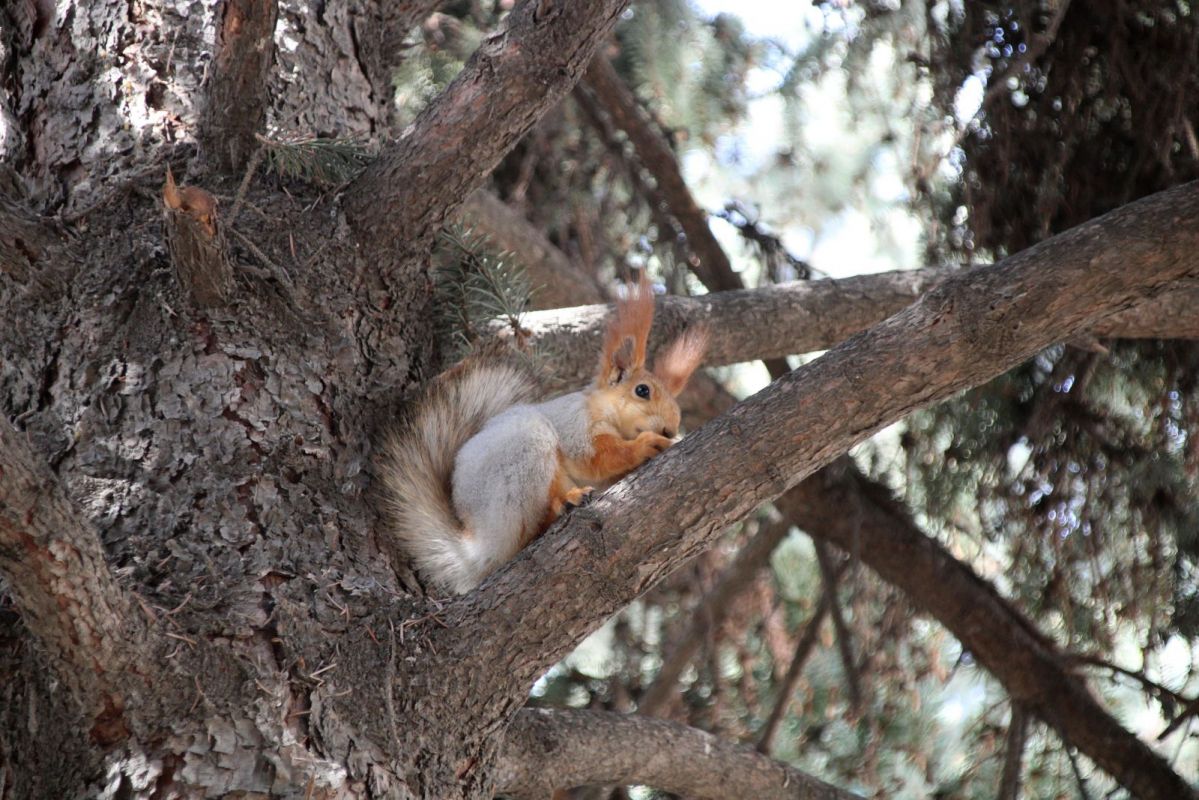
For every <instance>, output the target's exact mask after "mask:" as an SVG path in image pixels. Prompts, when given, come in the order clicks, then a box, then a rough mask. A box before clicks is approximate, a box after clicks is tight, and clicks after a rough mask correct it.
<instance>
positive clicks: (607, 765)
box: [497, 709, 856, 800]
mask: <svg viewBox="0 0 1199 800" xmlns="http://www.w3.org/2000/svg"><path fill="white" fill-rule="evenodd" d="M497 774H498V776H499V779H498V781H497V788H498V789H499V791H501V792H503V793H505V794H511V795H515V796H517V797H522V798H523V797H529V798H534V797H537V798H542V797H548V796H549V794H550V792H551V791H553V789H554V788H555V787H558V786H581V785H585V784H618V785H622V786H627V785H634V784H639V785H645V786H652V787H654V788H656V789H663V790H665V791H668V792H672V793H675V794H680V795H683V796H686V797H696V798H713V799H714V800H715V798H728V797H742V798H754V800H774V798H779V799H780V800H781V799H782V798H789V799H790V800H799V798H803V799H804V800H825V799H827V800H849V798H852V797H856V795H852V794H850V793H848V792H845V791H843V790H841V789H838V788H836V787H834V786H830V785H829V784H827V783H824V782H823V781H820V780H817V779H816V778H813V777H812V776H810V775H807V774H806V773H803V772H800V771H799V770H797V769H793V768H792V767H788V766H786V765H784V764H780V763H779V762H777V761H774V760H772V759H770V758H767V757H766V756H763V755H762V754H760V753H757V752H755V751H753V750H751V749H749V748H747V747H742V746H740V745H735V744H732V743H730V742H727V741H724V740H722V739H720V738H718V737H716V736H713V735H712V734H710V733H705V732H704V731H701V730H698V729H696V728H690V727H687V726H686V725H680V724H678V723H674V722H665V721H663V720H653V719H647V718H645V717H630V716H625V715H622V714H615V713H611V712H604V711H551V710H548V709H526V710H524V711H521V712H520V713H519V714H517V715H516V720H515V721H514V722H513V723H512V726H511V727H510V728H509V729H508V734H507V737H506V739H505V742H504V750H503V753H502V755H501V757H500V764H499V767H498V768H497Z"/></svg>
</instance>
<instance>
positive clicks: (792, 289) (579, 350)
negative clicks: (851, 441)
mask: <svg viewBox="0 0 1199 800" xmlns="http://www.w3.org/2000/svg"><path fill="white" fill-rule="evenodd" d="M982 269H985V268H982ZM953 274H957V273H953V272H945V271H942V270H934V269H920V270H911V271H899V272H884V273H880V274H875V275H856V276H854V277H852V278H842V279H839V280H820V281H794V282H791V283H784V284H779V285H776V286H769V287H764V288H761V289H742V290H739V291H732V292H716V293H714V294H707V295H703V296H701V297H664V298H660V299H659V301H658V307H657V311H656V312H655V314H656V316H655V324H654V331H653V334H652V337H651V339H652V342H651V344H657V345H660V344H661V343H663V342H666V341H668V340H669V339H670V338H672V337H674V336H676V335H677V334H678V333H679V332H680V331H681V330H683V329H684V328H685V327H687V326H688V325H695V324H697V323H701V322H703V323H706V324H707V325H708V327H709V328H710V329H711V339H710V343H709V347H708V354H707V356H706V358H705V363H707V364H708V365H710V366H717V365H722V364H736V363H740V362H743V361H754V360H757V359H764V360H768V359H774V358H778V357H781V356H785V355H793V354H797V353H809V352H812V351H815V350H825V349H828V348H830V347H833V346H834V345H836V344H839V343H840V342H843V341H845V340H846V339H848V338H849V337H850V336H852V335H853V334H855V333H858V332H860V331H862V330H865V329H866V328H868V327H870V326H871V325H874V324H877V323H879V322H881V321H882V320H884V319H886V318H887V317H889V316H891V315H892V314H894V313H895V312H897V311H899V310H901V309H902V308H904V307H905V306H907V305H909V304H911V303H912V302H914V301H915V300H917V299H918V298H919V297H920V296H921V295H922V294H923V293H925V292H927V291H928V290H930V289H931V288H933V287H935V286H936V285H937V283H939V282H940V281H942V280H944V279H946V278H947V277H949V276H950V275H953ZM607 313H608V307H607V306H583V307H580V308H569V309H553V310H547V311H536V312H533V313H531V314H528V315H526V316H525V317H524V319H523V324H524V326H525V327H526V328H528V329H529V330H530V331H531V332H532V334H533V338H532V342H533V343H534V344H535V345H537V346H545V347H547V348H548V349H550V350H551V351H552V352H554V353H561V354H564V358H563V359H562V360H561V361H560V362H555V365H556V368H557V369H559V370H560V371H561V374H562V376H563V377H564V378H569V377H573V378H574V379H575V380H576V381H577V380H586V379H587V378H588V377H590V374H591V368H592V366H593V362H594V353H595V352H596V350H597V349H598V347H599V342H600V339H601V337H602V335H603V330H604V325H605V324H606V322H605V320H606V319H607V316H606V315H607ZM1086 333H1087V334H1089V335H1091V336H1101V337H1111V338H1128V339H1199V285H1194V284H1193V282H1189V281H1186V282H1178V283H1175V284H1172V285H1170V286H1169V287H1167V288H1166V289H1165V290H1163V291H1162V292H1161V293H1159V294H1157V295H1156V296H1154V297H1152V298H1148V299H1145V300H1142V301H1139V302H1136V303H1134V304H1133V305H1132V306H1130V307H1128V308H1126V309H1123V310H1121V311H1119V312H1117V313H1114V314H1111V315H1109V316H1106V317H1103V318H1100V319H1097V320H1094V321H1093V322H1091V323H1089V324H1088V325H1087V327H1086Z"/></svg>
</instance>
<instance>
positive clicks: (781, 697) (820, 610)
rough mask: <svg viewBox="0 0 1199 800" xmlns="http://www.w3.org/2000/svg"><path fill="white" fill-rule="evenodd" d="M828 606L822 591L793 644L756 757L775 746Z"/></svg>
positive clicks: (760, 736)
mask: <svg viewBox="0 0 1199 800" xmlns="http://www.w3.org/2000/svg"><path fill="white" fill-rule="evenodd" d="M828 603H829V595H828V592H826V591H823V590H822V591H821V592H820V601H819V602H818V603H817V604H816V608H815V609H814V610H813V611H812V616H811V617H810V618H809V619H808V621H807V623H806V624H805V625H804V629H803V633H801V634H800V635H799V640H798V641H797V642H796V643H795V655H793V656H792V657H791V663H790V664H789V665H788V666H787V674H786V675H784V676H783V680H782V682H781V683H780V684H779V687H778V696H777V697H776V698H775V701H774V708H772V709H770V716H769V717H767V718H766V724H764V725H763V726H762V732H761V734H759V736H758V744H757V748H758V752H759V753H769V752H770V748H771V747H773V746H774V737H775V735H776V734H777V733H778V730H779V725H781V724H782V722H783V717H784V716H785V715H786V713H787V709H788V708H789V707H790V706H791V698H792V696H793V695H794V694H795V688H796V687H797V686H799V678H800V676H802V675H803V668H804V665H805V664H807V663H808V657H809V656H810V655H812V650H813V648H815V647H816V637H817V636H819V635H820V625H821V623H822V622H824V618H825V616H826V615H827V614H828V608H829V605H828Z"/></svg>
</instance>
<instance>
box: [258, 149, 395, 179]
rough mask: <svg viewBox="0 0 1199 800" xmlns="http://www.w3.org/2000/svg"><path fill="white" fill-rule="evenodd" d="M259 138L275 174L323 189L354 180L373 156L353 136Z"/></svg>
mask: <svg viewBox="0 0 1199 800" xmlns="http://www.w3.org/2000/svg"><path fill="white" fill-rule="evenodd" d="M260 141H261V142H262V143H263V145H264V146H265V147H266V155H267V163H268V164H269V165H270V168H271V169H272V170H274V171H275V173H276V174H278V175H279V176H281V177H284V178H294V179H298V180H302V181H305V182H307V183H311V184H314V185H316V186H320V187H322V188H326V189H333V188H336V187H338V186H343V185H345V184H347V183H349V182H350V181H352V180H354V178H356V177H358V175H359V174H360V173H361V172H362V170H363V169H365V168H366V165H367V164H368V163H369V162H370V160H371V158H372V157H373V156H372V155H371V153H370V151H369V150H367V148H366V146H365V145H363V143H362V142H359V141H357V140H355V139H347V138H337V139H320V138H314V139H297V140H292V141H277V140H274V139H266V138H260Z"/></svg>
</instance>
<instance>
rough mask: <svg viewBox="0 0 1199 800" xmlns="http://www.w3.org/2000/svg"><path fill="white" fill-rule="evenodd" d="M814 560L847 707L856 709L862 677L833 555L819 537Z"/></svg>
mask: <svg viewBox="0 0 1199 800" xmlns="http://www.w3.org/2000/svg"><path fill="white" fill-rule="evenodd" d="M816 560H817V561H818V562H819V564H820V578H821V580H822V581H823V583H824V596H825V598H826V600H827V603H828V610H829V616H830V617H831V618H832V620H833V630H834V631H835V632H836V634H837V654H838V656H839V657H840V658H841V670H842V671H843V672H844V673H845V683H846V684H847V685H848V686H849V707H850V708H852V709H853V710H854V711H858V710H860V709H861V707H862V679H861V676H860V675H859V672H858V665H857V662H856V661H855V660H854V657H853V640H852V637H851V636H850V635H849V625H848V624H847V623H846V622H845V614H844V612H842V611H841V603H840V601H839V600H838V599H837V585H838V583H839V582H840V577H839V576H838V575H837V572H836V569H835V568H834V566H833V555H832V553H830V552H829V549H828V545H827V544H825V543H824V542H823V541H821V540H819V539H817V540H816Z"/></svg>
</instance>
